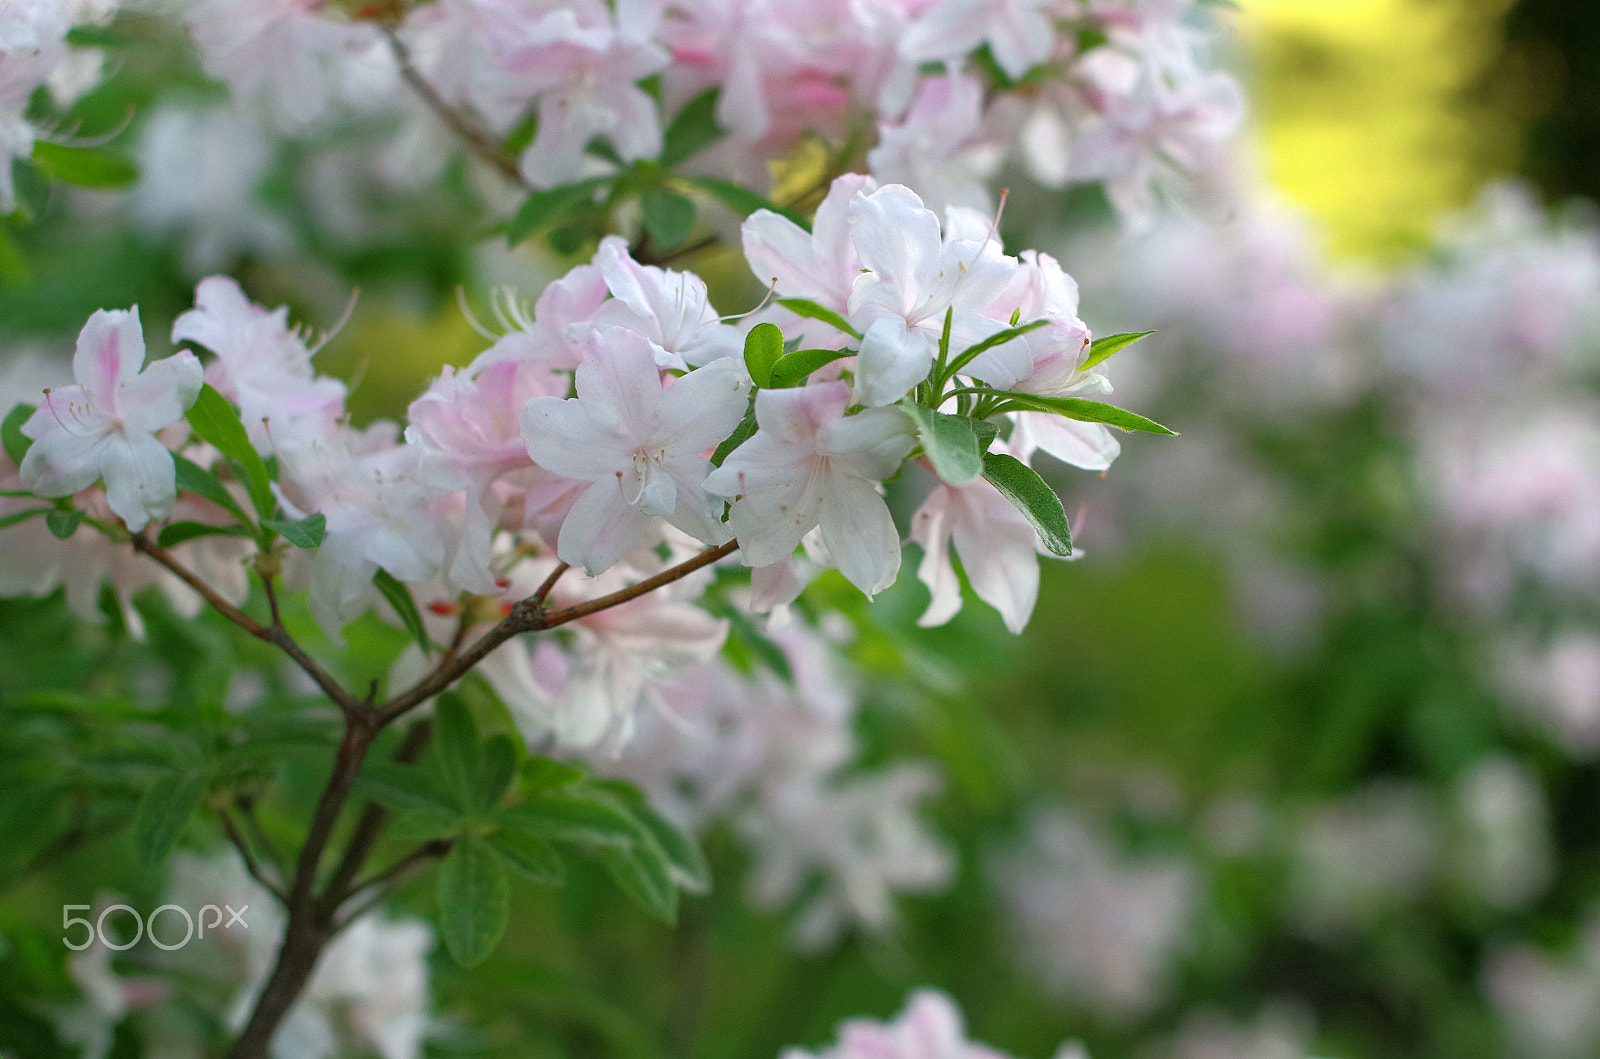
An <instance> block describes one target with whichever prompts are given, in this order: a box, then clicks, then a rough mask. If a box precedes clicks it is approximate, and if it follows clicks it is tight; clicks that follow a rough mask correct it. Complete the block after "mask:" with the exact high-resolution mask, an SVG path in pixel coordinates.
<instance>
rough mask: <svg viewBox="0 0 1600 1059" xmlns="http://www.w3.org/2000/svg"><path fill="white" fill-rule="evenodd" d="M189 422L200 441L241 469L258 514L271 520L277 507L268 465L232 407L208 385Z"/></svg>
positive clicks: (201, 393)
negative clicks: (252, 443) (251, 442)
mask: <svg viewBox="0 0 1600 1059" xmlns="http://www.w3.org/2000/svg"><path fill="white" fill-rule="evenodd" d="M187 418H188V420H189V426H191V427H193V428H194V432H195V434H196V436H198V437H199V438H200V440H202V441H204V442H207V443H209V444H210V445H212V446H213V447H214V448H216V450H217V451H218V452H220V453H222V454H223V455H224V456H226V457H228V458H229V459H230V460H232V461H233V462H234V463H235V464H236V465H237V466H238V467H239V469H240V471H242V472H243V474H244V486H245V490H246V491H247V492H248V493H249V494H250V503H251V504H252V505H254V506H255V509H256V514H258V515H260V516H261V517H262V518H270V517H271V516H272V514H273V512H275V511H276V510H277V507H278V503H277V500H276V499H274V498H273V495H272V478H271V477H270V476H269V475H268V474H267V465H266V462H265V461H264V460H262V458H261V454H260V453H259V452H257V451H256V450H255V446H254V445H251V444H250V436H249V435H248V434H246V433H245V429H244V423H243V422H241V421H240V419H239V413H238V412H237V411H236V410H235V409H234V407H233V405H231V404H229V403H228V399H227V398H226V397H224V396H222V395H221V394H220V393H218V392H217V391H216V390H215V389H213V388H212V387H211V386H210V385H209V384H207V385H204V386H201V387H200V396H199V397H197V398H195V402H194V404H193V405H191V406H190V407H189V411H188V413H187Z"/></svg>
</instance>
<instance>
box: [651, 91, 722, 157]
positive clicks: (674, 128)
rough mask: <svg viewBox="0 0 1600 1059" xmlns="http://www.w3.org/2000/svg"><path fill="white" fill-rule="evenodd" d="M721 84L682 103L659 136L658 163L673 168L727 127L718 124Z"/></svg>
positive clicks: (714, 139)
mask: <svg viewBox="0 0 1600 1059" xmlns="http://www.w3.org/2000/svg"><path fill="white" fill-rule="evenodd" d="M721 95H722V90H721V89H720V88H708V89H706V90H705V91H704V92H701V93H700V94H699V95H698V96H695V97H694V98H693V99H691V100H689V102H687V103H685V104H684V105H683V109H682V110H680V111H678V113H677V114H676V115H675V116H674V117H673V119H672V123H671V124H669V125H668V126H667V131H666V132H665V133H663V134H662V137H661V164H662V165H664V166H666V167H668V168H672V167H675V166H677V165H679V164H681V163H683V162H686V161H688V160H689V159H690V158H693V157H694V156H695V155H697V154H699V153H700V152H701V151H703V150H705V149H706V148H707V147H710V146H711V145H712V144H714V143H716V142H717V141H718V140H720V139H722V137H723V136H725V135H727V130H725V129H723V128H722V126H720V125H718V124H717V100H718V99H719V98H720V97H721Z"/></svg>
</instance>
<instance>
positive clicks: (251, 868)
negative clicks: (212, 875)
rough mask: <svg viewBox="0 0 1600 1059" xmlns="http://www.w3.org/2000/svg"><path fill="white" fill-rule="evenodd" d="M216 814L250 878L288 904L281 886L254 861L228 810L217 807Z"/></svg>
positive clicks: (253, 856) (248, 845)
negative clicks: (220, 819)
mask: <svg viewBox="0 0 1600 1059" xmlns="http://www.w3.org/2000/svg"><path fill="white" fill-rule="evenodd" d="M217 815H218V816H219V817H221V818H222V830H223V831H225V832H227V835H228V841H229V842H232V843H233V848H234V849H236V850H238V851H239V856H240V857H242V858H243V859H244V868H245V871H247V872H249V873H250V877H251V878H252V879H254V880H255V881H256V882H258V883H260V884H261V885H262V886H264V887H266V889H267V891H268V892H269V893H271V894H272V896H273V897H276V898H277V899H278V901H279V902H280V903H283V904H288V903H289V898H288V895H286V894H285V893H284V892H283V888H282V887H281V886H279V885H278V884H277V883H276V882H274V881H273V880H271V879H270V878H268V877H267V875H266V873H265V872H263V871H262V870H261V865H259V864H257V863H256V858H255V854H254V853H252V852H251V851H250V843H248V842H246V841H245V840H244V836H243V835H241V834H239V829H238V828H237V827H235V826H233V817H231V816H229V815H228V810H226V809H221V808H219V809H218V810H217Z"/></svg>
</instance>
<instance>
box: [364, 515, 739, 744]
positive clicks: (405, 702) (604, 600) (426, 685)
mask: <svg viewBox="0 0 1600 1059" xmlns="http://www.w3.org/2000/svg"><path fill="white" fill-rule="evenodd" d="M738 547H739V542H738V541H737V540H731V541H729V542H728V543H726V544H719V545H718V546H717V547H715V548H708V549H706V550H705V551H703V552H701V553H700V554H699V555H696V556H695V557H694V558H692V559H687V560H685V561H684V562H681V563H679V564H678V565H677V566H674V567H670V568H669V569H666V570H663V571H661V572H660V573H659V574H656V575H655V576H654V577H647V578H645V579H644V580H643V581H640V582H639V583H638V584H634V585H629V586H628V587H627V588H623V589H619V590H617V591H616V592H612V593H609V594H607V595H604V596H599V597H597V598H595V599H590V600H585V601H584V602H582V603H576V604H574V605H572V606H570V607H562V608H561V609H560V610H550V611H547V610H545V609H544V605H543V602H542V601H540V600H538V599H536V598H535V597H533V596H529V597H528V598H527V599H523V600H518V601H517V602H516V603H514V604H512V606H511V613H510V614H508V615H506V616H505V618H504V619H503V620H502V621H501V622H500V623H499V624H498V625H496V626H494V627H493V628H491V629H490V630H489V631H488V632H486V633H484V634H483V635H482V636H480V637H478V640H477V642H475V643H474V644H473V645H472V646H471V647H469V648H467V649H466V651H464V652H462V653H461V654H460V655H458V656H456V657H455V658H453V659H451V660H450V661H449V662H448V664H446V663H443V662H441V663H440V665H439V666H438V667H437V668H435V669H434V671H433V672H432V673H430V674H428V676H426V677H424V678H423V679H422V680H421V681H419V682H418V683H417V684H415V685H414V686H412V687H411V688H410V689H409V690H407V691H404V692H401V693H400V694H399V695H397V696H396V697H395V698H393V699H391V700H390V701H389V702H387V703H385V704H384V705H383V706H382V707H380V708H379V710H378V723H379V725H380V726H381V725H385V724H388V723H389V722H390V721H393V720H394V719H395V718H397V717H400V716H401V715H403V714H404V713H406V712H407V711H408V710H411V709H414V708H415V707H417V706H419V705H421V704H422V703H424V702H427V701H428V700H429V699H431V698H433V697H434V696H435V695H437V694H439V693H440V692H441V691H444V690H445V689H447V688H449V687H450V685H452V684H454V683H455V682H456V681H457V680H459V679H460V678H461V677H462V676H463V675H465V674H466V673H467V671H468V670H470V669H472V667H473V666H475V665H477V664H478V663H479V662H481V661H483V660H484V658H485V657H486V656H488V654H489V653H490V652H491V651H493V650H494V649H495V648H497V647H499V646H500V645H501V644H503V643H505V642H506V641H507V640H509V639H511V638H512V637H513V636H517V635H519V634H521V633H525V632H538V631H540V630H543V629H554V628H556V627H557V626H560V625H565V624H567V623H568V622H571V621H577V620H578V619H579V618H584V617H588V616H589V615H590V614H594V613H597V612H599V611H602V610H607V609H609V608H611V607H615V606H617V605H618V604H622V603H627V602H629V601H631V600H635V599H638V598H639V597H640V596H642V595H645V594H646V593H649V592H653V591H655V590H656V589H658V588H660V587H662V586H663V585H670V584H671V583H672V582H674V581H677V580H680V579H681V578H684V577H687V576H688V575H690V574H692V573H694V572H695V571H696V570H699V569H700V568H701V567H704V566H709V565H711V564H712V563H714V562H716V561H717V560H718V559H722V558H724V557H726V556H728V555H731V554H733V552H734V551H735V550H736V549H737V548H738Z"/></svg>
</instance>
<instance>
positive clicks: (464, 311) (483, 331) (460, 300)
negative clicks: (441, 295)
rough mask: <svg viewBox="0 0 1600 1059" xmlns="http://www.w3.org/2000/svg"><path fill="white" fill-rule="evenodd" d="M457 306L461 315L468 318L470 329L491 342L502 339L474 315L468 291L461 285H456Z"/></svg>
mask: <svg viewBox="0 0 1600 1059" xmlns="http://www.w3.org/2000/svg"><path fill="white" fill-rule="evenodd" d="M456 304H457V305H459V306H460V307H461V315H462V316H464V317H466V318H467V326H468V327H470V328H472V329H473V330H474V331H476V332H478V334H480V335H482V336H483V337H484V338H486V339H488V340H489V341H490V342H494V341H497V340H498V339H499V338H500V336H499V335H497V334H495V333H494V332H493V331H491V330H489V329H488V328H487V327H485V326H483V323H482V321H480V320H479V319H478V318H477V316H475V315H474V314H473V312H472V306H471V305H469V304H468V303H467V289H466V287H464V286H462V285H461V284H459V283H457V284H456Z"/></svg>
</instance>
